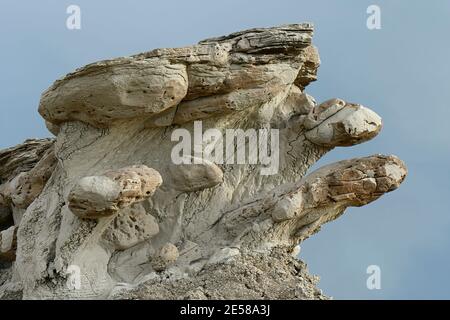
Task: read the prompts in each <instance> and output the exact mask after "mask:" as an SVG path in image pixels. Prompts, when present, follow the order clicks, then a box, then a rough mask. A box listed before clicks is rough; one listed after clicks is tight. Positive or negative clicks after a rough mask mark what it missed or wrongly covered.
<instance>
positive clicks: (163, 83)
mask: <svg viewBox="0 0 450 320" xmlns="http://www.w3.org/2000/svg"><path fill="white" fill-rule="evenodd" d="M312 34H313V27H312V26H311V25H310V24H293V25H286V26H280V27H274V28H267V29H263V28H261V29H251V30H246V31H241V32H237V33H233V34H230V35H228V36H224V37H219V38H213V39H207V40H204V41H201V42H200V43H199V44H197V45H193V46H190V47H186V48H176V49H156V50H152V51H149V52H145V53H141V54H137V55H134V56H131V57H125V58H117V59H113V60H107V61H100V62H96V63H93V64H90V65H87V66H85V67H83V68H80V69H78V70H76V71H74V72H73V73H70V74H68V75H66V76H65V77H63V78H61V79H59V80H57V81H56V82H55V83H54V84H53V85H52V86H51V87H50V88H49V89H48V90H46V91H45V92H44V93H43V94H42V97H41V101H40V104H39V113H40V114H41V115H42V117H43V118H44V119H45V121H46V125H47V127H48V128H49V130H50V131H51V132H52V133H53V134H54V135H56V139H42V140H27V141H25V142H24V143H23V144H21V145H19V146H16V147H13V148H9V149H6V150H3V151H0V230H1V236H0V248H1V251H0V268H1V269H0V274H1V276H0V298H3V299H6V298H24V299H39V298H43V299H72V298H114V299H127V298H139V299H164V298H167V299H183V298H190V299H211V298H212V299H235V298H247V299H253V298H254V299H259V298H273V299H277V298H283V299H324V298H326V296H324V295H322V293H321V292H320V291H319V290H318V289H317V288H316V286H315V285H316V282H317V279H316V278H315V277H312V276H310V275H309V274H308V272H307V270H306V266H305V264H304V263H303V262H301V261H299V260H297V259H296V257H295V256H296V255H297V254H298V250H299V244H300V243H301V242H302V241H304V240H305V239H306V238H308V237H309V236H311V235H312V234H314V233H316V232H317V231H318V230H320V227H321V225H322V224H324V223H326V222H328V221H331V220H334V219H336V218H338V217H339V216H340V215H341V214H343V213H344V211H345V209H346V208H347V207H349V206H362V205H365V204H367V203H369V202H371V201H374V200H376V199H378V198H379V197H380V196H382V195H383V194H384V193H387V192H390V191H392V190H394V189H396V188H397V187H398V186H399V185H400V183H401V182H402V181H403V179H404V178H405V176H406V168H405V165H404V164H403V162H402V161H401V160H399V159H398V158H397V157H395V156H384V155H373V156H369V157H365V158H359V159H351V160H345V161H340V162H337V163H334V164H330V165H328V166H325V167H323V168H320V169H318V170H316V171H314V172H312V173H310V174H306V173H307V170H308V168H310V167H311V166H312V165H313V164H314V163H315V162H316V161H317V160H319V159H320V158H321V157H322V156H323V155H324V154H325V153H326V152H328V151H330V150H332V149H333V148H334V147H346V146H353V145H356V144H359V143H362V142H365V141H367V140H369V139H371V138H373V137H375V136H376V135H377V134H378V132H379V131H380V129H381V126H382V122H381V118H380V117H379V116H378V115H377V114H376V113H374V112H373V111H371V110H370V109H368V108H366V107H363V106H362V105H359V104H355V103H349V102H346V101H343V100H340V99H331V100H329V101H326V102H324V103H321V104H317V103H316V102H315V100H314V99H313V98H312V97H311V96H309V95H308V94H307V93H306V92H305V88H306V87H307V85H308V84H309V83H310V82H312V81H315V80H316V72H317V68H318V67H319V63H320V60H319V56H318V52H317V50H316V48H315V47H314V46H313V45H312V41H311V40H312ZM199 123H200V124H201V128H202V130H203V132H205V133H206V131H208V130H213V131H209V132H215V133H219V134H222V136H226V134H227V132H228V130H229V129H234V130H237V129H240V130H241V131H240V132H244V133H245V132H253V131H251V130H255V131H254V132H267V131H263V130H269V129H270V130H276V132H277V135H276V136H273V137H271V138H270V139H271V140H270V143H271V146H270V154H272V155H274V154H278V156H279V157H278V158H279V165H278V166H277V168H276V169H277V170H276V172H272V173H270V174H262V173H261V168H264V167H266V166H267V163H259V162H252V163H250V162H249V163H239V164H234V163H232V162H230V161H224V162H222V163H220V162H219V163H218V162H214V161H213V159H209V158H208V159H207V158H205V157H202V154H204V153H202V152H204V151H205V150H206V149H207V148H212V149H214V150H215V156H217V152H221V150H222V149H221V148H215V147H218V146H223V143H224V141H221V140H220V139H214V140H212V141H211V140H208V141H207V140H202V144H200V146H199V145H195V143H194V146H193V149H192V151H193V152H192V154H190V155H184V158H183V159H184V160H183V161H182V163H174V161H173V157H172V154H173V150H174V148H175V146H176V145H177V143H179V141H174V139H173V132H174V131H175V130H177V129H183V130H184V131H182V132H184V133H188V134H192V135H195V132H194V131H195V129H196V126H197V125H198V124H199ZM249 130H250V131H249ZM257 130H259V131H257ZM213 136H214V135H213ZM211 137H212V136H210V137H209V138H211ZM215 137H216V138H217V135H215ZM275 137H276V138H277V140H275ZM203 138H205V137H203ZM246 138H248V140H249V141H251V139H252V135H249V136H244V141H246V140H245V139H246ZM259 138H261V136H259ZM236 139H237V140H236V141H238V139H239V138H237V137H236ZM234 141H235V140H234V137H233V142H234ZM255 141H256V140H255ZM255 141H253V145H255V143H254V142H255ZM257 144H258V148H259V149H261V148H269V147H267V146H264V145H262V144H261V140H259V142H257ZM228 147H229V146H228ZM239 147H240V146H239V145H238V146H237V148H236V152H237V149H239ZM247 148H248V149H249V150H250V149H251V148H250V146H247V147H244V151H245V150H246V149H247ZM275 148H276V150H275ZM189 149H190V148H189ZM217 150H219V151H217ZM228 150H232V151H235V148H234V146H233V147H231V149H227V152H228ZM266 151H267V150H266ZM249 152H251V151H249ZM261 152H262V151H261ZM227 156H229V154H228V153H227ZM232 156H233V157H234V154H232ZM185 160H186V161H185ZM227 160H229V159H227Z"/></svg>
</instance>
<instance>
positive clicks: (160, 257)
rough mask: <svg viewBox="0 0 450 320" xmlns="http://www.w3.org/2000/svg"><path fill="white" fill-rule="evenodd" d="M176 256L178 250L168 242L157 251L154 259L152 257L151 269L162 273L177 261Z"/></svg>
mask: <svg viewBox="0 0 450 320" xmlns="http://www.w3.org/2000/svg"><path fill="white" fill-rule="evenodd" d="M178 256H179V253H178V248H177V247H176V246H174V245H173V244H172V243H169V242H168V243H166V244H164V245H163V246H162V247H161V248H160V249H159V252H158V253H157V254H156V255H155V256H154V257H152V261H151V264H152V267H153V269H154V270H155V271H163V270H165V269H167V267H169V266H170V265H171V264H173V263H174V262H175V261H177V259H178Z"/></svg>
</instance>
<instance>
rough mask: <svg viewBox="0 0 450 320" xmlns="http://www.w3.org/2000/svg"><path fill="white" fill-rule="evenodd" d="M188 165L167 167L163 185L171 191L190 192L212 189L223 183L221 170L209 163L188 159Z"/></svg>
mask: <svg viewBox="0 0 450 320" xmlns="http://www.w3.org/2000/svg"><path fill="white" fill-rule="evenodd" d="M186 161H187V162H188V163H189V164H172V165H170V166H169V168H168V169H167V170H168V175H167V177H168V179H167V180H166V179H165V180H164V181H165V182H164V183H165V185H168V186H170V187H171V188H173V189H176V190H180V191H184V192H192V191H198V190H203V189H206V188H212V187H214V186H216V185H218V184H219V183H222V181H223V172H222V170H221V169H220V168H219V167H218V166H217V165H216V164H214V163H212V162H211V161H208V160H205V159H200V158H195V157H188V158H187V160H186Z"/></svg>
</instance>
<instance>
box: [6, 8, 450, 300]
mask: <svg viewBox="0 0 450 320" xmlns="http://www.w3.org/2000/svg"><path fill="white" fill-rule="evenodd" d="M70 4H76V5H79V6H80V7H81V19H82V20H81V23H82V29H81V30H76V31H74V30H68V29H67V28H66V18H67V16H68V15H67V14H66V8H67V7H68V6H69V5H70ZM371 4H376V5H378V6H379V7H380V8H381V26H382V28H381V29H380V30H368V29H367V27H366V19H367V17H368V15H367V13H366V9H367V7H368V6H369V5H371ZM449 18H450V2H449V1H445V0H435V1H412V0H397V1H382V0H379V1H376V0H372V1H365V0H348V1H325V0H322V1H320V0H319V1H318V0H316V1H299V0H295V1H294V0H293V1H288V0H277V1H275V0H271V1H237V0H232V1H226V2H225V1H220V2H215V1H206V0H201V1H189V2H188V1H171V0H165V1H136V0H129V1H121V2H119V1H106V0H97V1H87V0H73V1H61V0H53V1H50V0H40V1H33V2H31V1H23V0H14V1H12V0H2V1H1V2H0V48H1V50H0V70H1V71H0V88H1V90H0V148H4V147H7V146H11V145H15V144H18V143H20V142H22V141H23V140H24V139H26V138H29V137H46V136H49V134H48V133H47V131H46V129H45V126H44V122H43V121H42V119H41V118H40V116H39V115H38V113H37V106H38V102H39V97H40V94H41V92H42V91H43V90H45V89H46V88H47V87H49V86H50V85H51V83H52V82H53V81H54V80H56V79H57V78H59V77H61V76H63V75H64V74H66V73H68V72H70V71H72V70H73V69H75V68H77V67H80V66H83V65H85V64H87V63H90V62H93V61H96V60H100V59H106V58H113V57H117V56H124V55H130V54H134V53H137V52H142V51H148V50H150V49H153V48H158V47H178V46H185V45H190V44H193V43H196V42H198V41H199V40H201V39H203V38H208V37H211V36H218V35H223V34H227V33H230V32H233V31H238V30H241V29H246V28H252V27H266V26H267V27H268V26H274V25H279V24H285V23H297V22H305V21H309V22H313V23H314V24H315V26H316V32H315V37H314V43H315V44H316V46H318V48H319V52H320V55H321V60H322V65H321V67H320V70H319V81H317V82H316V83H313V84H312V85H310V86H309V87H308V88H307V92H308V93H310V94H311V95H313V96H314V97H315V98H316V100H317V101H323V100H326V99H329V98H333V97H339V98H342V99H345V100H347V101H350V102H358V103H361V104H364V105H366V106H369V107H371V108H372V109H373V110H374V111H376V112H377V113H378V114H379V115H381V116H382V118H383V120H384V128H383V130H382V132H381V133H380V135H379V136H378V137H377V138H376V139H374V140H373V141H370V142H368V143H365V144H363V145H360V146H355V147H353V148H339V149H336V150H334V151H333V152H331V153H329V154H328V155H327V156H325V157H324V158H323V159H321V161H320V162H319V163H318V165H323V164H326V163H330V162H333V161H338V160H342V159H345V158H352V157H359V156H366V155H370V154H374V153H384V154H396V155H398V156H399V157H400V158H402V159H403V160H404V161H405V162H406V164H407V166H408V168H409V176H408V177H407V180H406V181H405V182H404V183H403V185H402V186H401V188H400V189H398V190H397V191H395V192H393V193H391V194H388V195H386V196H384V197H383V198H381V199H380V200H378V201H376V202H374V203H372V204H370V205H368V206H365V207H362V208H354V209H349V210H348V211H347V213H346V214H345V215H344V216H342V217H341V218H339V219H338V220H336V221H335V222H332V223H329V224H328V225H325V226H324V227H323V229H322V231H321V232H319V233H318V234H317V235H315V236H313V237H312V238H311V239H308V240H307V241H306V242H305V243H304V244H303V246H302V252H301V254H300V255H301V257H302V258H303V259H304V260H305V261H306V262H307V263H308V265H309V269H310V271H311V272H312V273H316V274H318V275H320V276H321V279H322V280H321V282H320V284H319V287H320V288H322V289H323V290H324V292H325V293H327V294H329V295H331V296H333V297H335V298H337V299H352V298H356V299H380V298H386V299H413V298H414V299H417V298H424V299H431V298H435V299H443V298H447V299H449V298H450V279H449V276H448V270H450V255H449V254H448V253H449V252H450V233H449V230H450V201H449V200H448V196H449V191H450V179H449V178H450V177H449V169H448V165H449V164H450V161H449V160H450V159H449V158H450V150H449V148H450V125H449V124H448V121H449V119H450V111H449V106H448V104H449V102H450V80H449V75H450V63H449V57H450V44H449V42H448V40H445V39H448V34H449V32H450V19H449ZM372 264H375V265H379V266H380V268H381V286H382V288H381V290H368V289H367V288H366V279H367V277H368V275H367V274H366V268H367V266H369V265H372Z"/></svg>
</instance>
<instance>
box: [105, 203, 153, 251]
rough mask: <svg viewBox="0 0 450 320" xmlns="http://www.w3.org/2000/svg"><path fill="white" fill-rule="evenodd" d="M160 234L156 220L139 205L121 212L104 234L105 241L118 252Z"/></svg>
mask: <svg viewBox="0 0 450 320" xmlns="http://www.w3.org/2000/svg"><path fill="white" fill-rule="evenodd" d="M158 232H159V227H158V223H157V222H156V220H155V218H154V217H153V216H152V215H151V214H148V213H147V212H146V211H145V209H144V207H143V206H142V205H141V204H139V203H137V204H134V205H132V206H131V207H127V208H124V209H122V210H121V211H119V213H118V215H117V216H116V217H115V218H114V221H113V222H112V223H111V224H110V225H109V227H108V229H107V230H106V231H105V233H104V234H103V240H104V241H106V242H107V243H108V244H109V245H111V246H112V247H113V248H114V249H116V250H125V249H128V248H131V247H133V246H135V245H137V244H138V243H141V242H143V241H145V240H148V239H150V238H152V237H153V236H155V235H157V234H158Z"/></svg>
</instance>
